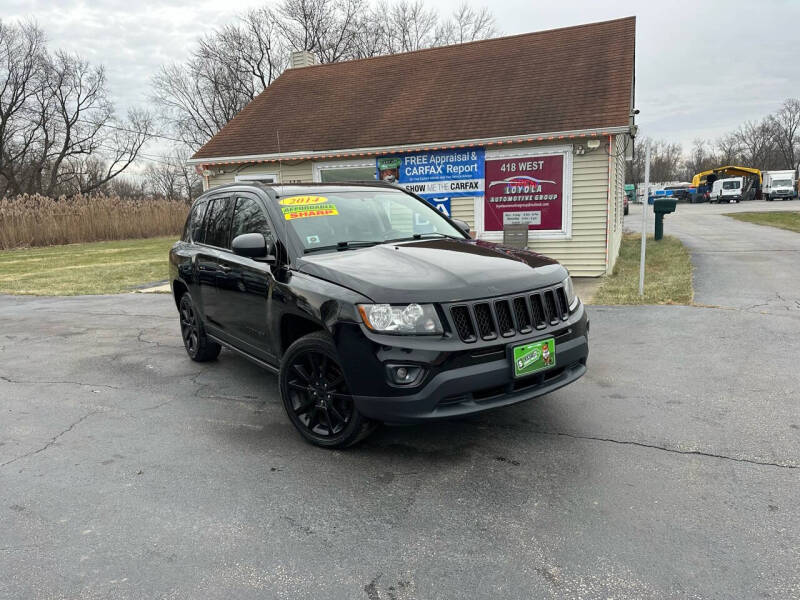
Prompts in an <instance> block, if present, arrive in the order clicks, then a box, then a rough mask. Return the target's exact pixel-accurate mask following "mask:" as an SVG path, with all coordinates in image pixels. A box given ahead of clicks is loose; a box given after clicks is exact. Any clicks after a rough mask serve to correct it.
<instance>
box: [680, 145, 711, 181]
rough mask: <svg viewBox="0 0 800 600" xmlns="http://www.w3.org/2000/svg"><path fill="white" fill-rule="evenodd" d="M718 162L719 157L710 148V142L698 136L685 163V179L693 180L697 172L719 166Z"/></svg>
mask: <svg viewBox="0 0 800 600" xmlns="http://www.w3.org/2000/svg"><path fill="white" fill-rule="evenodd" d="M717 163H718V160H717V157H716V155H715V154H714V151H713V149H712V148H710V144H709V143H708V142H707V141H706V140H704V139H702V138H697V139H695V140H694V141H693V142H692V149H691V151H690V152H689V157H688V158H687V159H686V161H685V163H684V168H685V171H684V175H683V179H684V180H686V181H691V179H692V177H694V176H695V175H696V174H697V173H702V172H703V171H707V170H708V169H713V168H714V167H716V166H719V165H718V164H717Z"/></svg>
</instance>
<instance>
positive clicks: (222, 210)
mask: <svg viewBox="0 0 800 600" xmlns="http://www.w3.org/2000/svg"><path fill="white" fill-rule="evenodd" d="M231 204H232V202H231V199H230V198H215V199H214V200H212V201H211V202H210V203H209V205H208V210H207V211H206V227H205V229H206V236H205V239H204V240H203V241H204V242H205V243H206V244H208V245H209V246H217V247H218V248H227V247H228V234H229V233H230V231H231V217H232V216H233V211H232V210H231Z"/></svg>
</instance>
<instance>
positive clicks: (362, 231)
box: [278, 188, 464, 252]
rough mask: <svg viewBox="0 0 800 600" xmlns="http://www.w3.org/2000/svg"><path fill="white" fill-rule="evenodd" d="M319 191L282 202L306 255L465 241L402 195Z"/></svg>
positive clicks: (438, 216)
mask: <svg viewBox="0 0 800 600" xmlns="http://www.w3.org/2000/svg"><path fill="white" fill-rule="evenodd" d="M315 192H316V193H315V194H313V195H309V194H305V195H299V194H298V195H293V196H285V197H280V198H278V206H279V208H280V211H281V213H282V214H283V216H284V218H285V219H286V224H287V226H288V228H289V229H290V230H292V231H293V232H294V233H295V234H296V235H297V237H298V238H299V239H300V242H301V243H302V244H303V248H304V249H305V251H306V252H312V251H314V250H317V249H319V250H323V249H336V248H337V246H338V247H347V246H348V244H350V246H351V247H358V246H359V245H360V246H364V245H370V244H382V243H384V242H387V241H400V240H411V239H414V238H415V237H420V238H421V237H428V236H430V237H454V238H458V239H464V234H462V233H461V232H460V231H459V230H457V229H456V228H455V227H454V226H452V225H451V224H450V223H448V222H447V221H446V220H445V219H444V217H442V215H441V213H439V212H438V211H437V210H436V209H434V208H433V207H432V206H430V205H429V204H427V203H425V202H420V201H419V200H417V199H416V198H414V197H413V196H409V195H408V194H405V193H403V192H400V191H394V190H376V189H364V190H355V191H338V190H336V189H331V190H326V189H324V188H323V189H318V190H315Z"/></svg>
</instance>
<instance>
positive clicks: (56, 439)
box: [0, 410, 99, 468]
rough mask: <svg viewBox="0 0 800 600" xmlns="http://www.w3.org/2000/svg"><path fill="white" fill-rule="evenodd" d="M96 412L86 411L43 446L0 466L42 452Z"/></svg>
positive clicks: (1, 465) (0, 465)
mask: <svg viewBox="0 0 800 600" xmlns="http://www.w3.org/2000/svg"><path fill="white" fill-rule="evenodd" d="M98 412H99V411H97V410H93V411H90V412H88V413H86V414H85V415H83V416H82V417H81V418H79V419H77V420H75V421H73V422H72V423H70V425H69V426H68V427H67V428H66V429H63V430H61V431H60V432H59V433H57V434H56V435H54V436H53V437H51V438H50V439H49V440H48V441H47V443H46V444H45V445H44V446H42V447H41V448H37V449H36V450H31V451H30V452H26V453H25V454H21V455H20V456H17V457H16V458H12V459H11V460H8V461H6V462H4V463H0V468H2V467H6V466H8V465H10V464H13V463H15V462H17V461H19V460H22V459H23V458H28V457H29V456H33V455H34V454H39V453H40V452H44V451H45V450H47V449H48V448H50V447H51V446H52V445H53V444H55V443H56V442H57V441H58V440H59V438H61V436H63V435H66V434H67V433H69V432H70V431H72V430H73V429H74V428H75V427H77V426H78V425H80V424H81V423H82V422H83V421H85V420H86V419H88V418H89V417H91V416H92V415H94V414H96V413H98Z"/></svg>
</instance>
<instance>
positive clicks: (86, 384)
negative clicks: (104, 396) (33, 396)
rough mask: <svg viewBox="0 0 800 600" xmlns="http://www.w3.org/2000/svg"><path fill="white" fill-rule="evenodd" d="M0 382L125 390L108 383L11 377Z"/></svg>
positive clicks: (2, 376)
mask: <svg viewBox="0 0 800 600" xmlns="http://www.w3.org/2000/svg"><path fill="white" fill-rule="evenodd" d="M0 380H2V381H5V382H6V383H15V384H20V385H37V384H41V385H79V386H83V387H95V388H97V387H101V388H106V389H109V390H121V389H123V388H121V387H118V386H115V385H108V384H106V383H85V382H83V381H43V380H39V379H12V378H11V377H6V376H5V375H0Z"/></svg>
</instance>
